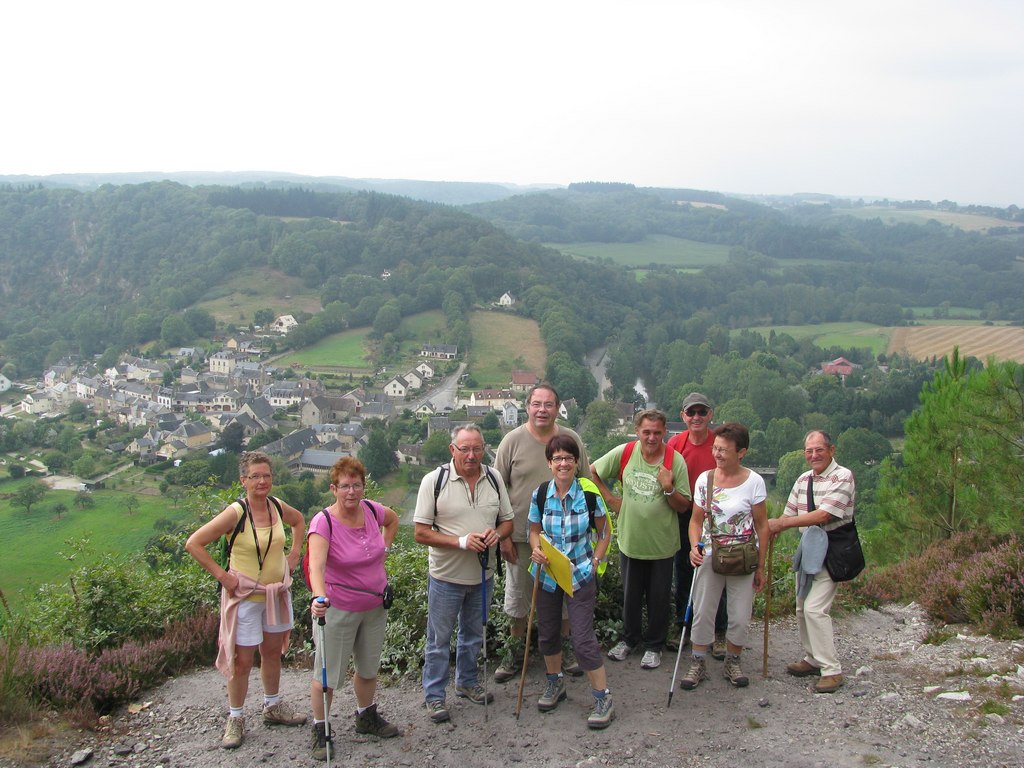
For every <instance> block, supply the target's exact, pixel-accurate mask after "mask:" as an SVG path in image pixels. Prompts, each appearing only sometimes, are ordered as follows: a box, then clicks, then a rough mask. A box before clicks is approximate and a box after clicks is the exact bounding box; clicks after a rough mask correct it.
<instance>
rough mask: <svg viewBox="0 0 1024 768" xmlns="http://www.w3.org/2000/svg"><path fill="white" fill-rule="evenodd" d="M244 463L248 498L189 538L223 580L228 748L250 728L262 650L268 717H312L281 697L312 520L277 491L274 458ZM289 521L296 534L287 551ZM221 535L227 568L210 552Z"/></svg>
mask: <svg viewBox="0 0 1024 768" xmlns="http://www.w3.org/2000/svg"><path fill="white" fill-rule="evenodd" d="M238 468H239V475H240V477H241V482H242V486H243V487H244V488H245V497H244V498H243V499H240V500H239V501H236V502H234V503H233V504H230V505H228V506H227V507H225V508H224V510H223V511H221V512H220V514H218V515H217V516H216V517H215V518H213V520H211V521H210V522H208V523H206V525H204V526H202V527H201V528H200V529H199V530H197V531H196V532H195V533H193V534H192V535H191V536H190V537H189V539H188V542H187V543H186V544H185V548H186V549H187V550H188V552H189V554H191V555H192V557H194V558H195V559H196V561H197V562H198V563H199V564H200V565H201V566H202V567H203V568H205V569H206V570H207V571H209V572H210V574H211V575H213V577H214V578H215V579H217V581H219V582H220V584H221V624H220V637H219V640H218V644H219V652H218V654H217V668H218V669H220V670H221V672H222V673H223V674H224V675H225V677H227V679H228V685H227V687H228V721H227V727H226V728H225V731H224V738H223V739H222V740H221V746H222V747H224V748H225V749H233V748H235V747H238V746H240V745H241V743H242V738H243V736H244V734H245V719H244V713H243V705H244V704H245V696H246V693H247V692H248V690H249V673H250V672H251V671H252V667H253V661H254V659H255V656H256V649H257V648H258V649H259V652H260V678H261V679H262V682H263V695H264V706H263V720H264V722H266V723H269V724H281V725H302V724H303V723H305V722H306V716H305V715H299V714H296V713H295V712H293V711H292V710H291V708H290V707H288V705H287V704H286V703H285V702H283V701H281V697H280V687H279V686H280V683H281V656H282V655H283V653H284V650H285V648H286V647H287V645H288V634H289V632H290V630H291V627H292V607H291V594H290V590H289V587H290V585H291V573H292V571H293V570H294V569H295V567H296V566H297V565H298V563H299V558H300V557H301V555H302V543H303V541H304V533H305V529H306V524H305V520H304V519H303V517H302V513H301V512H299V511H298V510H297V509H295V508H294V507H292V506H290V505H289V504H286V503H285V502H283V501H281V500H280V499H276V498H274V497H272V496H270V488H271V486H272V485H273V474H272V471H271V464H270V457H269V456H267V455H266V454H265V453H260V452H258V451H252V452H250V453H246V454H243V456H242V460H241V461H240V462H239V467H238ZM243 518H244V520H243ZM285 525H288V526H289V527H290V528H291V535H292V547H291V549H290V551H289V552H288V553H287V554H286V553H285V529H284V527H285ZM238 526H241V527H240V528H238ZM236 530H237V531H238V532H237V533H235V531H236ZM222 536H227V537H228V538H229V540H230V539H232V537H233V541H232V546H231V556H230V560H229V563H228V568H227V570H225V569H224V568H223V567H221V565H220V564H219V563H217V561H216V560H214V559H213V557H211V556H210V553H209V552H208V551H207V550H206V547H207V546H208V545H209V544H212V543H214V542H215V541H217V540H218V539H220V537H222Z"/></svg>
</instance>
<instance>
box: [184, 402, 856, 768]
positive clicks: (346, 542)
mask: <svg viewBox="0 0 1024 768" xmlns="http://www.w3.org/2000/svg"><path fill="white" fill-rule="evenodd" d="M560 404H561V403H560V401H559V398H558V394H557V392H556V391H555V389H554V388H553V387H552V386H550V385H548V384H539V385H537V386H535V387H534V388H533V389H532V390H531V391H530V392H529V393H528V395H527V398H526V413H527V421H526V423H524V424H523V425H521V426H519V427H517V428H515V429H513V430H511V431H510V432H508V433H507V434H506V435H505V436H504V438H503V439H502V440H501V443H500V444H499V445H498V447H497V450H496V452H495V454H494V460H493V462H492V463H491V464H490V465H486V464H484V463H483V458H484V453H485V444H484V437H483V434H482V433H481V430H480V428H479V427H477V426H476V425H475V424H471V423H470V424H465V425H462V426H458V427H456V428H455V429H453V430H452V434H451V443H450V445H449V451H450V453H451V461H450V462H448V463H447V464H444V465H442V466H440V467H438V468H437V469H435V470H433V471H432V472H429V473H428V474H427V475H426V476H425V477H424V478H423V480H422V482H421V484H420V487H419V493H418V495H417V500H416V509H415V513H414V516H413V522H414V525H415V540H416V541H417V542H418V543H420V544H424V545H426V546H427V547H428V548H429V565H428V598H427V627H426V640H425V651H424V658H423V672H422V682H423V697H424V704H425V709H426V716H427V717H428V718H429V720H430V721H432V722H434V723H442V722H445V721H448V720H450V718H451V712H450V710H449V707H448V703H447V690H448V685H449V682H450V677H451V673H450V653H451V651H450V649H451V642H452V637H453V635H454V636H455V638H456V643H455V648H456V651H455V675H454V692H455V695H456V696H457V697H460V698H464V699H466V700H468V701H470V702H473V703H475V704H480V705H483V706H484V707H486V706H487V705H488V704H489V703H490V702H492V701H493V700H494V695H493V693H492V692H490V691H488V690H487V687H486V685H484V684H482V682H481V674H480V670H479V667H478V663H479V658H480V655H481V649H482V648H483V649H484V650H485V651H486V645H485V643H486V639H485V638H486V626H487V615H488V609H489V606H490V604H491V600H492V595H493V574H494V570H495V567H496V564H497V561H498V559H499V557H500V559H501V560H503V561H504V563H505V590H504V597H503V609H504V611H505V613H506V614H507V615H508V617H509V620H510V628H509V636H508V638H507V639H506V641H505V643H504V653H503V655H502V658H501V661H500V663H499V665H498V666H497V668H496V669H495V671H494V681H495V682H497V683H504V682H507V681H509V680H511V679H513V678H514V677H517V676H519V675H520V674H521V673H522V674H523V675H525V665H524V657H525V656H526V654H527V653H528V638H529V636H530V633H531V631H532V623H533V616H534V615H535V616H536V628H537V640H538V643H537V647H538V649H539V653H540V655H541V657H542V659H543V665H544V670H545V674H546V680H545V685H544V689H543V693H542V694H541V695H540V697H539V698H538V700H537V708H538V709H539V710H540V711H541V712H549V711H552V710H554V709H555V708H556V707H558V705H559V703H560V702H561V701H562V700H564V699H565V698H566V686H565V679H564V676H565V675H570V676H582V675H584V674H585V675H586V676H587V679H588V682H589V683H590V688H591V692H592V695H593V707H592V709H591V711H590V714H589V716H588V717H587V725H588V727H590V728H593V729H602V728H606V727H607V726H608V725H609V724H610V723H611V722H612V720H613V719H614V718H615V715H616V709H615V704H614V701H613V697H612V693H611V691H610V689H609V686H608V675H607V671H606V659H607V660H610V661H612V662H615V663H624V662H626V661H627V660H628V659H629V657H630V656H631V655H632V654H634V653H635V654H637V655H640V656H641V658H640V667H641V668H642V669H655V668H657V667H659V666H660V665H661V662H662V654H663V652H664V651H665V649H666V647H667V646H668V645H669V644H670V643H672V642H675V643H678V644H679V646H678V647H679V648H680V653H681V652H682V651H681V649H682V648H684V647H686V646H687V645H689V646H690V658H689V667H688V670H687V671H686V673H685V674H684V675H683V676H682V678H681V680H680V687H681V688H682V689H684V690H693V689H695V688H697V687H698V686H699V685H700V683H701V681H702V680H704V679H705V678H706V677H707V674H708V663H707V656H708V655H709V654H710V655H712V656H713V657H715V658H718V659H722V660H724V665H723V667H722V669H723V673H724V676H725V678H726V679H727V680H728V681H729V682H730V683H731V684H732V685H734V686H736V687H743V686H746V685H747V684H748V682H749V680H748V678H747V676H746V675H745V674H744V672H743V669H742V666H741V654H742V651H743V648H744V646H745V645H746V643H747V640H748V627H749V624H750V618H751V612H752V609H753V602H754V594H755V592H758V591H760V590H762V589H764V588H765V586H766V575H765V567H766V556H767V551H768V543H769V542H770V541H771V539H772V537H774V536H776V535H778V534H779V533H780V532H782V531H783V530H785V529H787V528H792V527H799V528H801V529H803V532H804V536H803V537H802V539H801V545H800V547H799V548H798V550H797V556H796V558H797V563H798V564H799V563H800V561H801V560H802V566H801V570H800V577H799V578H798V581H797V598H796V617H797V624H798V627H799V633H800V641H801V644H802V646H803V650H804V656H803V658H801V659H799V660H797V661H795V662H793V663H791V664H789V665H788V666H787V668H786V671H787V672H788V673H789V674H791V675H794V676H797V677H808V676H816V677H817V678H818V679H817V680H816V681H815V683H814V686H813V690H814V691H815V692H818V693H831V692H833V691H835V690H837V689H838V688H840V687H841V686H842V684H843V675H842V669H841V666H840V664H839V660H838V658H837V656H836V650H835V644H834V641H833V632H832V620H831V617H830V611H831V606H832V601H833V598H834V596H835V592H836V582H835V581H834V580H833V579H832V576H831V575H830V572H829V569H828V568H826V567H824V566H823V564H822V563H823V560H824V557H825V552H826V550H827V546H828V545H827V535H826V534H827V532H828V531H830V530H834V529H837V528H839V527H841V526H844V525H846V524H847V523H849V522H850V521H851V520H852V519H853V513H854V497H855V490H854V478H853V474H852V473H851V472H850V471H849V470H848V469H846V468H844V467H841V466H839V465H838V464H837V463H836V462H835V458H834V455H835V445H834V443H833V441H832V438H831V437H830V436H829V435H828V434H827V433H826V432H824V431H812V432H809V433H808V434H807V435H806V437H805V441H804V455H805V458H806V460H807V463H808V465H809V470H808V471H807V472H805V473H804V474H802V475H801V476H800V477H799V478H798V479H797V481H796V482H795V483H794V486H793V489H792V492H791V493H790V495H789V499H788V501H787V503H786V506H785V509H784V510H783V514H782V515H781V516H779V517H776V518H773V519H769V518H768V515H767V509H766V504H765V502H766V498H767V491H766V488H765V483H764V480H763V479H762V478H761V476H760V475H758V474H757V473H756V472H754V471H752V470H750V469H748V468H746V467H744V466H743V464H742V462H743V457H744V455H745V454H746V452H747V450H748V448H749V444H750V436H749V433H748V431H747V429H746V427H744V426H743V425H742V424H739V423H736V422H725V423H723V424H720V425H717V426H714V427H713V426H712V425H713V417H714V410H713V408H712V405H711V402H710V401H709V400H708V398H707V397H705V396H704V395H702V394H701V393H699V392H694V393H691V394H689V395H688V396H687V397H686V398H685V399H684V400H683V404H682V408H681V411H680V417H681V418H682V420H683V422H684V423H685V425H686V430H685V431H683V432H681V433H680V434H677V435H675V436H673V437H672V438H671V439H670V440H669V441H668V442H667V443H666V441H665V437H666V434H667V419H666V417H665V414H664V413H662V412H660V411H657V410H653V409H647V410H641V411H639V412H638V413H637V414H636V415H635V418H634V425H635V432H636V440H633V441H630V442H628V443H625V444H623V445H619V446H617V447H615V448H613V449H612V450H610V451H609V452H608V453H606V454H605V455H604V456H602V457H600V458H599V459H597V460H595V461H594V462H593V463H591V462H590V461H589V459H588V457H587V454H586V450H585V449H584V446H583V442H582V441H581V440H580V437H579V435H578V434H577V433H576V432H574V431H573V430H572V429H569V428H568V427H565V426H562V425H560V424H558V423H557V422H556V417H557V415H558V411H559V406H560ZM240 476H241V482H242V485H243V487H244V488H245V497H244V498H243V499H240V500H239V501H238V502H235V503H233V504H231V505H229V506H228V507H227V508H225V509H224V510H223V511H222V512H221V513H220V514H218V515H217V516H216V517H215V518H213V519H212V520H211V521H210V522H208V523H207V524H205V525H204V526H202V527H201V528H200V529H199V530H197V531H196V532H195V533H193V534H192V536H191V537H189V539H188V542H187V545H186V547H187V549H188V551H189V552H190V553H191V554H192V556H193V557H195V558H196V560H197V561H198V562H199V564H200V565H202V566H203V567H204V568H205V569H206V570H207V571H209V572H210V573H211V574H212V575H213V576H214V577H215V578H216V579H217V580H218V581H219V582H220V584H221V587H222V589H221V623H220V638H219V654H218V657H217V668H218V669H219V670H220V671H221V672H222V673H223V674H224V675H225V677H226V678H227V681H228V682H227V690H228V705H229V712H228V718H227V725H226V728H225V733H224V737H223V739H222V742H221V745H222V746H223V747H225V748H228V749H230V748H235V747H238V746H239V745H241V743H242V740H243V737H244V732H245V727H244V726H245V720H244V713H243V705H244V702H245V697H246V692H247V689H248V681H249V675H250V671H251V669H252V666H253V660H254V654H255V651H256V650H257V649H258V650H259V652H260V656H261V663H260V677H261V680H262V683H263V691H264V706H263V720H264V722H266V723H270V724H275V723H277V724H284V725H302V724H304V723H305V722H306V721H307V717H306V715H304V714H300V713H297V712H296V711H295V710H294V708H292V707H291V706H289V705H288V703H286V702H284V701H282V700H281V697H280V691H279V684H280V675H281V656H282V653H283V651H284V649H285V646H286V644H287V639H288V633H289V631H290V629H291V628H292V625H293V610H292V605H291V595H290V589H289V587H290V584H291V579H292V576H291V574H292V572H293V571H294V569H295V568H296V567H297V566H298V564H299V560H300V557H301V553H302V550H303V542H308V544H307V556H308V576H307V578H308V582H309V585H310V588H311V591H312V595H313V598H312V603H311V607H310V610H311V613H312V616H313V620H314V622H316V623H318V624H319V625H320V626H319V628H318V630H319V631H317V632H316V633H314V639H315V642H316V660H315V670H314V672H315V674H314V677H313V680H312V681H311V686H310V705H311V709H312V713H313V732H312V747H313V756H314V757H315V758H317V759H321V760H323V759H327V758H328V750H329V749H330V747H329V744H330V742H331V736H330V729H329V727H328V725H327V721H328V718H329V713H330V706H331V699H332V696H333V692H334V690H335V689H336V688H337V687H338V686H339V685H342V684H343V683H344V681H345V680H346V678H347V673H348V668H349V662H350V661H351V662H352V666H353V668H354V676H353V678H352V681H353V689H354V693H355V698H356V704H357V709H356V713H355V731H356V732H357V733H362V734H373V735H375V736H378V737H382V738H389V737H394V736H397V735H399V729H398V728H397V727H396V726H395V725H394V724H392V723H390V722H388V721H387V720H386V719H385V718H384V717H383V716H382V714H381V713H380V712H379V711H378V709H377V704H376V701H375V694H376V686H377V674H378V669H379V666H380V657H381V651H382V647H383V643H384V629H385V624H386V621H387V606H388V605H389V604H390V595H389V591H388V580H387V572H386V567H385V564H386V561H387V556H388V552H389V551H390V547H391V544H392V541H393V540H394V537H395V534H396V532H397V529H398V516H397V515H396V514H395V512H394V510H392V509H390V508H388V507H386V506H384V505H382V504H379V503H377V502H374V501H370V500H368V499H365V498H364V497H363V494H364V490H365V486H366V470H365V468H364V467H363V465H362V464H361V463H360V462H359V461H358V460H356V459H353V458H342V459H339V460H338V461H337V462H336V463H335V465H334V467H333V468H332V470H331V485H330V490H331V493H332V495H333V496H334V499H335V501H334V502H333V503H332V504H331V505H330V506H328V507H326V508H325V509H324V510H322V511H321V512H318V513H317V514H316V515H315V516H314V517H313V519H312V520H311V522H310V524H309V531H308V534H307V532H306V527H305V521H304V519H303V516H302V514H301V513H300V512H299V511H298V510H296V509H295V508H294V507H291V506H290V505H288V504H287V503H285V502H283V501H281V500H279V499H277V498H275V497H273V496H270V495H269V494H270V489H271V486H272V482H273V477H272V471H271V461H270V458H269V457H268V456H267V455H266V454H263V453H259V452H250V453H246V454H244V455H243V457H242V460H241V462H240ZM616 484H619V487H620V488H621V491H620V494H619V495H616V494H614V493H613V492H612V489H613V488H614V487H615V486H616ZM609 510H611V512H613V513H614V516H613V517H612V516H610V515H609ZM613 519H614V523H615V525H614V537H615V540H616V542H617V546H618V549H619V568H620V573H621V578H622V586H623V604H622V617H623V628H622V636H621V638H620V640H619V642H618V643H617V644H616V645H615V646H614V647H612V648H611V649H610V650H608V651H607V653H605V652H603V651H602V649H601V646H600V644H599V642H598V639H597V636H596V634H595V631H594V611H595V606H596V602H597V594H598V580H599V578H600V574H602V573H603V572H604V570H605V568H606V565H607V559H608V551H609V546H610V544H611V541H612V529H613V525H612V520H613ZM285 525H288V526H290V527H291V534H292V541H293V545H292V547H291V548H290V551H288V552H287V553H286V552H285V529H284V526H285ZM812 531H813V534H812V535H808V534H809V533H810V532H812ZM220 537H226V538H227V539H228V540H229V542H230V543H229V546H228V549H229V557H228V562H227V567H226V568H225V567H222V566H221V565H220V564H219V563H218V562H217V561H216V560H215V559H214V558H213V557H212V556H211V555H210V554H209V552H208V551H207V545H209V544H212V543H213V542H215V541H216V540H217V539H219V538H220ZM822 540H825V541H826V544H825V545H822V543H821V542H822ZM823 546H824V548H823ZM673 592H674V596H673ZM645 617H646V621H645ZM673 625H674V627H675V631H674V632H673V631H672V627H673ZM484 663H485V667H484V668H485V669H486V658H485V662H484ZM673 679H674V678H673ZM484 682H486V681H484ZM673 687H674V684H673ZM521 695H522V685H520V706H521ZM518 711H519V709H518V707H517V715H518Z"/></svg>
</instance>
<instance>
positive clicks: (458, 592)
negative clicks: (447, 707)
mask: <svg viewBox="0 0 1024 768" xmlns="http://www.w3.org/2000/svg"><path fill="white" fill-rule="evenodd" d="M484 587H485V588H486V590H487V591H486V593H485V594H484V595H483V597H481V591H480V590H481V585H479V584H453V583H451V582H450V581H440V580H438V579H435V578H434V577H433V576H428V577H427V642H426V650H425V651H424V654H423V696H424V698H425V699H426V700H427V701H434V700H439V701H444V698H445V688H446V687H447V686H448V661H449V659H450V656H451V643H452V632H454V631H455V622H456V621H458V623H459V635H458V641H457V643H456V646H455V684H456V685H457V686H461V687H464V688H472V687H474V686H476V685H477V667H476V658H477V656H478V655H479V654H480V647H481V645H483V641H484V634H483V606H484V604H487V605H489V604H490V596H491V582H490V580H488V582H487V583H486V584H485V585H484ZM481 601H482V602H481Z"/></svg>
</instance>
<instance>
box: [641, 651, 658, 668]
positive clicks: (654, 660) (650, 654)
mask: <svg viewBox="0 0 1024 768" xmlns="http://www.w3.org/2000/svg"><path fill="white" fill-rule="evenodd" d="M660 666H661V651H645V652H644V657H643V658H642V659H641V660H640V668H641V669H657V668H658V667H660Z"/></svg>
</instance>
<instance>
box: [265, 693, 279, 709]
mask: <svg viewBox="0 0 1024 768" xmlns="http://www.w3.org/2000/svg"><path fill="white" fill-rule="evenodd" d="M280 700H281V694H280V693H275V694H274V695H273V696H271V695H269V694H266V693H265V694H263V706H264V707H272V706H274V705H275V704H277V703H278V702H279V701H280Z"/></svg>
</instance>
